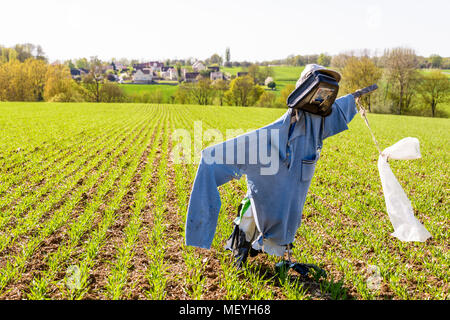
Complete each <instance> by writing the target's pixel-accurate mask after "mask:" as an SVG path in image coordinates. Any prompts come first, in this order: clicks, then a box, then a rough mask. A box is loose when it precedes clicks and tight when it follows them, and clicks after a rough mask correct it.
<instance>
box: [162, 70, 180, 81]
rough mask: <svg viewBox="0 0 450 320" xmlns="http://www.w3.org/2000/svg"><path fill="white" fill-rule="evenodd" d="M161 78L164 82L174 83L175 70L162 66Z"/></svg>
mask: <svg viewBox="0 0 450 320" xmlns="http://www.w3.org/2000/svg"><path fill="white" fill-rule="evenodd" d="M161 70H162V71H161V78H163V79H164V80H170V81H174V80H177V79H178V77H177V70H176V69H175V68H174V67H171V66H164V67H162V68H161Z"/></svg>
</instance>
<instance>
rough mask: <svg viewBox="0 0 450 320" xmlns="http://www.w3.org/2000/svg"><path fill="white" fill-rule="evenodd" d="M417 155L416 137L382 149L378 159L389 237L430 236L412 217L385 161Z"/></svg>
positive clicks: (422, 237) (419, 237)
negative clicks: (391, 229)
mask: <svg viewBox="0 0 450 320" xmlns="http://www.w3.org/2000/svg"><path fill="white" fill-rule="evenodd" d="M420 157H421V155H420V148H419V140H418V139H416V138H410V137H408V138H404V139H402V140H400V141H399V142H397V143H396V144H394V145H392V146H390V147H389V148H386V149H384V150H383V152H382V155H380V157H379V158H378V171H379V172H380V178H381V185H382V186H383V192H384V198H385V201H386V209H387V212H388V215H389V219H390V220H391V223H392V226H393V227H394V233H392V236H394V237H396V238H398V239H399V240H401V241H421V242H424V241H426V240H427V239H428V238H430V237H431V234H430V233H429V232H428V231H427V229H425V227H424V226H423V225H422V224H421V223H420V222H419V220H417V219H416V217H414V213H413V209H412V206H411V202H410V201H409V199H408V197H407V196H406V194H405V192H404V191H403V189H402V187H401V186H400V184H399V183H398V181H397V179H396V178H395V176H394V174H393V173H392V171H391V167H390V166H389V163H388V162H387V160H388V159H396V160H412V159H418V158H420Z"/></svg>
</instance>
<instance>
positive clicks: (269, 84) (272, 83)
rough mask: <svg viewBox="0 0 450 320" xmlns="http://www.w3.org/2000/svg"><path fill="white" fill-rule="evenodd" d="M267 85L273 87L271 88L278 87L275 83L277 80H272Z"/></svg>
mask: <svg viewBox="0 0 450 320" xmlns="http://www.w3.org/2000/svg"><path fill="white" fill-rule="evenodd" d="M267 86H268V87H269V88H270V89H271V90H275V88H276V87H277V84H276V83H275V81H270V82H269V83H268V84H267Z"/></svg>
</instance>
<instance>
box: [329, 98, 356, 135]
mask: <svg viewBox="0 0 450 320" xmlns="http://www.w3.org/2000/svg"><path fill="white" fill-rule="evenodd" d="M356 113H357V110H356V105H355V98H354V97H353V95H352V94H348V95H346V96H343V97H341V98H339V99H336V101H335V102H334V103H333V105H332V111H331V114H330V115H329V116H328V117H325V124H324V139H326V138H328V137H331V136H334V135H335V134H338V133H339V132H342V131H344V130H347V129H348V126H347V124H348V123H349V122H350V121H351V120H352V119H353V117H354V116H355V114H356Z"/></svg>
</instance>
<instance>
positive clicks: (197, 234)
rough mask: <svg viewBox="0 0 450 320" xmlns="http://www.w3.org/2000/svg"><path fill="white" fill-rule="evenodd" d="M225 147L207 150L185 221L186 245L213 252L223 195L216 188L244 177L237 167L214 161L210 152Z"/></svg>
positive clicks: (204, 153) (198, 172)
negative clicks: (210, 249)
mask: <svg viewBox="0 0 450 320" xmlns="http://www.w3.org/2000/svg"><path fill="white" fill-rule="evenodd" d="M220 147H222V144H220V145H218V146H213V147H210V148H206V149H204V150H203V151H202V157H201V160H200V164H199V166H198V169H197V175H196V177H195V180H194V184H193V187H192V192H191V197H190V199H189V205H188V212H187V217H186V228H185V233H186V234H185V239H186V240H185V241H186V245H189V246H195V247H200V248H206V249H208V248H210V247H211V244H212V241H213V238H214V234H215V231H216V227H217V220H218V217H219V212H220V206H221V201H220V194H219V191H218V190H217V188H218V187H219V186H220V185H222V184H224V183H227V182H228V181H230V180H232V179H239V178H240V177H241V176H242V173H241V170H240V169H239V168H238V167H237V166H236V165H231V164H225V163H216V162H213V161H212V160H211V152H212V153H214V149H212V148H215V150H217V148H220Z"/></svg>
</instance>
